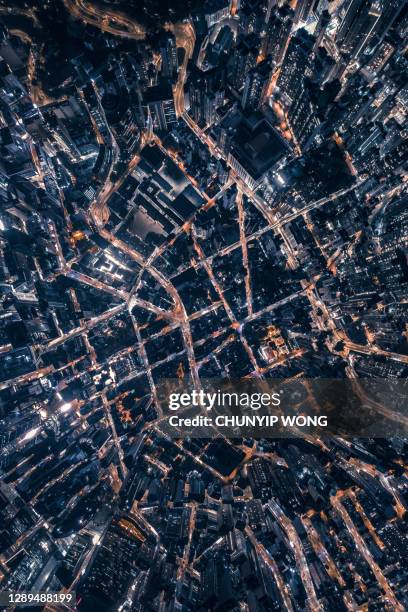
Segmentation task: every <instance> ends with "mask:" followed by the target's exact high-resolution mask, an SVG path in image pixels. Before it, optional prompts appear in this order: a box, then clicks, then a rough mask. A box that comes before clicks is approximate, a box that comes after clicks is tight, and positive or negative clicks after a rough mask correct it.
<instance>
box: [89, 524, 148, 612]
mask: <svg viewBox="0 0 408 612" xmlns="http://www.w3.org/2000/svg"><path fill="white" fill-rule="evenodd" d="M153 548H154V547H153V545H152V543H151V542H150V541H149V539H148V537H147V536H146V534H145V533H143V531H142V530H141V527H140V525H139V524H138V522H137V521H136V520H135V518H134V517H133V516H132V515H131V514H123V515H119V516H117V517H115V518H114V519H113V520H112V522H111V524H110V526H109V528H108V530H107V532H106V535H105V536H104V538H103V540H102V543H101V544H100V546H99V549H98V552H97V555H96V557H95V559H94V562H93V564H92V567H91V570H90V572H89V575H88V576H87V578H86V580H85V582H84V585H83V589H82V596H83V600H82V601H81V609H83V610H91V609H97V608H98V607H100V606H106V605H107V604H108V605H109V604H113V603H114V602H115V601H118V599H119V598H120V597H122V596H123V595H124V594H125V593H126V590H127V589H128V587H129V586H130V583H131V580H132V578H134V577H135V576H136V575H137V573H138V567H145V568H146V567H147V566H148V563H150V562H151V561H152V558H153Z"/></svg>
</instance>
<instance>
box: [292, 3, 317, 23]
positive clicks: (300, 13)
mask: <svg viewBox="0 0 408 612" xmlns="http://www.w3.org/2000/svg"><path fill="white" fill-rule="evenodd" d="M315 4H316V0H298V1H297V2H296V9H295V16H294V18H293V22H294V25H295V26H299V25H300V24H304V23H306V22H307V20H308V18H309V16H310V15H311V13H312V10H313V6H314V5H315Z"/></svg>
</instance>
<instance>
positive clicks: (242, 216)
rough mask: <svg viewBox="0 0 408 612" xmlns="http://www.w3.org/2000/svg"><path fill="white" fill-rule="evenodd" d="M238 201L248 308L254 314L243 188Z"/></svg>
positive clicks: (239, 191)
mask: <svg viewBox="0 0 408 612" xmlns="http://www.w3.org/2000/svg"><path fill="white" fill-rule="evenodd" d="M236 203H237V209H238V223H239V237H240V243H241V249H242V264H243V266H244V268H245V271H246V275H245V293H246V299H247V308H248V315H252V313H253V307H252V290H251V274H250V270H249V263H248V249H247V240H246V236H245V212H244V207H243V204H242V192H241V190H238V193H237V198H236Z"/></svg>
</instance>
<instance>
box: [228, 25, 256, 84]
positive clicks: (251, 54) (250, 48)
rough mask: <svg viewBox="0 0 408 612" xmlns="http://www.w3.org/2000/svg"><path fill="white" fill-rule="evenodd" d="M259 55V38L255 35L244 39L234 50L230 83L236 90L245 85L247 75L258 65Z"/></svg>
mask: <svg viewBox="0 0 408 612" xmlns="http://www.w3.org/2000/svg"><path fill="white" fill-rule="evenodd" d="M258 54H259V38H258V37H257V36H256V35H255V34H250V35H249V36H245V37H242V38H241V40H240V41H239V42H238V44H237V45H236V47H235V48H234V51H233V54H232V57H231V61H230V63H229V66H230V67H229V81H230V83H231V84H232V86H233V87H234V88H235V89H236V90H238V91H239V90H240V89H241V87H242V86H243V84H244V80H245V75H246V74H247V73H248V72H249V71H250V70H251V69H252V68H254V66H255V65H256V61H257V58H258Z"/></svg>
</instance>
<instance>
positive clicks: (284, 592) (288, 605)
mask: <svg viewBox="0 0 408 612" xmlns="http://www.w3.org/2000/svg"><path fill="white" fill-rule="evenodd" d="M245 533H246V535H247V536H248V538H249V541H250V542H251V544H252V546H253V547H254V549H255V550H256V552H257V553H258V554H259V556H260V557H261V559H262V561H263V562H264V563H265V564H266V565H267V566H268V567H269V568H270V570H271V574H272V576H273V578H274V580H275V582H276V585H277V587H278V590H279V593H280V594H281V597H282V601H283V603H284V604H285V610H287V611H288V612H294V608H293V606H292V601H291V597H290V592H289V588H288V586H287V585H286V584H285V582H284V580H283V578H282V575H281V573H280V571H279V568H278V566H277V564H276V561H275V559H274V558H273V557H271V555H270V554H269V553H268V552H267V550H266V548H265V546H264V545H263V544H261V543H260V542H258V540H257V539H256V537H255V534H254V532H253V531H252V529H251V528H250V527H249V526H248V525H247V526H246V527H245ZM312 609H313V608H312Z"/></svg>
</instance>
